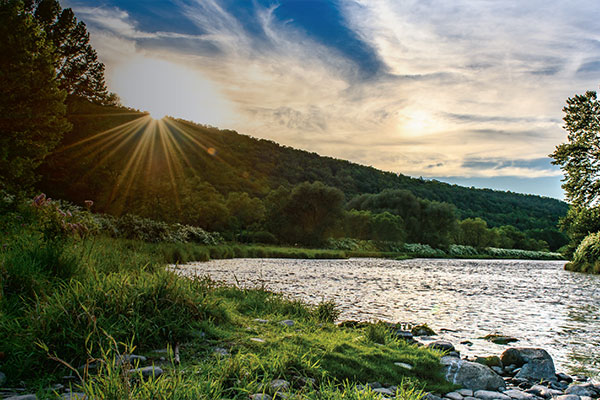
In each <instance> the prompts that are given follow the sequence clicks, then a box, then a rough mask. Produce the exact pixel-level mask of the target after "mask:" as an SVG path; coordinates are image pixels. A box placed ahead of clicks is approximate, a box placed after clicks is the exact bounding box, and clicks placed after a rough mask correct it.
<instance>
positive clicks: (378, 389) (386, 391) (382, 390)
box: [373, 388, 394, 396]
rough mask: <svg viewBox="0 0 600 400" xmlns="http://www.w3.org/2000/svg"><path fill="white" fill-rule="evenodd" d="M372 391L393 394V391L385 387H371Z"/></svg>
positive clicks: (387, 394)
mask: <svg viewBox="0 0 600 400" xmlns="http://www.w3.org/2000/svg"><path fill="white" fill-rule="evenodd" d="M373 392H375V393H379V394H383V395H386V396H393V395H394V392H392V391H391V390H390V389H387V388H377V389H373Z"/></svg>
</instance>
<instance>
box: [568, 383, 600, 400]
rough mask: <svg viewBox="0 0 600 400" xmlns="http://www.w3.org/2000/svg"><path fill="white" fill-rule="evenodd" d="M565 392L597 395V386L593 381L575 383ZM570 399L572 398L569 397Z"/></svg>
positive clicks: (578, 394)
mask: <svg viewBox="0 0 600 400" xmlns="http://www.w3.org/2000/svg"><path fill="white" fill-rule="evenodd" d="M565 394H574V395H577V396H588V397H596V396H597V395H596V388H595V387H594V385H593V384H592V383H584V384H574V385H571V386H569V387H568V388H567V390H565ZM567 400H570V399H567Z"/></svg>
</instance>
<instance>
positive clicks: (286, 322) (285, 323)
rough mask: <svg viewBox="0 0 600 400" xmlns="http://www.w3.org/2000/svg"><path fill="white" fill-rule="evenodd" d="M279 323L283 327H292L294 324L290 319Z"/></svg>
mask: <svg viewBox="0 0 600 400" xmlns="http://www.w3.org/2000/svg"><path fill="white" fill-rule="evenodd" d="M279 323H280V324H281V325H285V326H294V324H295V322H294V321H292V320H291V319H284V320H283V321H279Z"/></svg>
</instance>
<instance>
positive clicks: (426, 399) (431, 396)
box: [423, 393, 442, 400]
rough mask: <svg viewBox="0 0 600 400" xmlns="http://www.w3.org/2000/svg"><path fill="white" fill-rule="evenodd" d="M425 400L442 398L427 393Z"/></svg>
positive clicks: (439, 399)
mask: <svg viewBox="0 0 600 400" xmlns="http://www.w3.org/2000/svg"><path fill="white" fill-rule="evenodd" d="M423 400H442V398H441V397H440V396H436V395H435V394H433V393H427V394H426V395H425V396H424V397H423Z"/></svg>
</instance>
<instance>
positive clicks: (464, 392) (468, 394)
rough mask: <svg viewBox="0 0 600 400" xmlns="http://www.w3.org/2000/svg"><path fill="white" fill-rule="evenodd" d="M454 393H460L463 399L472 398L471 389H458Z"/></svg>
mask: <svg viewBox="0 0 600 400" xmlns="http://www.w3.org/2000/svg"><path fill="white" fill-rule="evenodd" d="M456 392H457V393H460V395H461V396H463V397H473V391H472V390H471V389H459V390H457V391H456Z"/></svg>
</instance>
